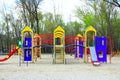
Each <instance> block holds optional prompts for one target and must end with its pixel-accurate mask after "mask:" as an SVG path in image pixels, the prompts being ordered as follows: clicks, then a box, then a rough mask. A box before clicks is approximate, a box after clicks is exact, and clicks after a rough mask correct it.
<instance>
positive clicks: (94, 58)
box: [90, 47, 100, 66]
mask: <svg viewBox="0 0 120 80" xmlns="http://www.w3.org/2000/svg"><path fill="white" fill-rule="evenodd" d="M90 54H91V60H92V64H93V65H95V66H98V65H100V63H99V61H98V59H97V54H96V51H95V47H90Z"/></svg>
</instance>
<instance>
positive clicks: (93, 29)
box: [85, 26, 96, 33]
mask: <svg viewBox="0 0 120 80" xmlns="http://www.w3.org/2000/svg"><path fill="white" fill-rule="evenodd" d="M88 31H93V32H95V33H96V30H95V28H94V27H93V26H89V27H87V28H86V30H85V32H86V33H87V32H88Z"/></svg>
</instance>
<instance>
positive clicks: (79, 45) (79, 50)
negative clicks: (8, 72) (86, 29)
mask: <svg viewBox="0 0 120 80" xmlns="http://www.w3.org/2000/svg"><path fill="white" fill-rule="evenodd" d="M82 39H83V36H82V35H81V34H78V35H77V36H76V38H75V49H76V52H75V58H77V59H79V58H83V51H84V47H83V40H82Z"/></svg>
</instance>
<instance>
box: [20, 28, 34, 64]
mask: <svg viewBox="0 0 120 80" xmlns="http://www.w3.org/2000/svg"><path fill="white" fill-rule="evenodd" d="M33 35H34V33H33V30H32V29H31V28H30V27H28V26H26V27H25V28H24V29H23V30H22V39H21V41H22V44H23V47H22V50H23V53H22V55H23V56H22V58H23V59H22V61H23V62H24V61H27V62H28V61H32V62H35V55H34V53H33V43H32V42H33Z"/></svg>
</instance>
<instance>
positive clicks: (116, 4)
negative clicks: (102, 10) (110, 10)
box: [103, 0, 120, 8]
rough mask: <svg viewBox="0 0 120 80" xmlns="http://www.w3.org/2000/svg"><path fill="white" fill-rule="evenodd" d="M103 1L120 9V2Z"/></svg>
mask: <svg viewBox="0 0 120 80" xmlns="http://www.w3.org/2000/svg"><path fill="white" fill-rule="evenodd" d="M103 1H105V2H108V3H110V4H112V5H114V6H116V7H119V8H120V0H103Z"/></svg>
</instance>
